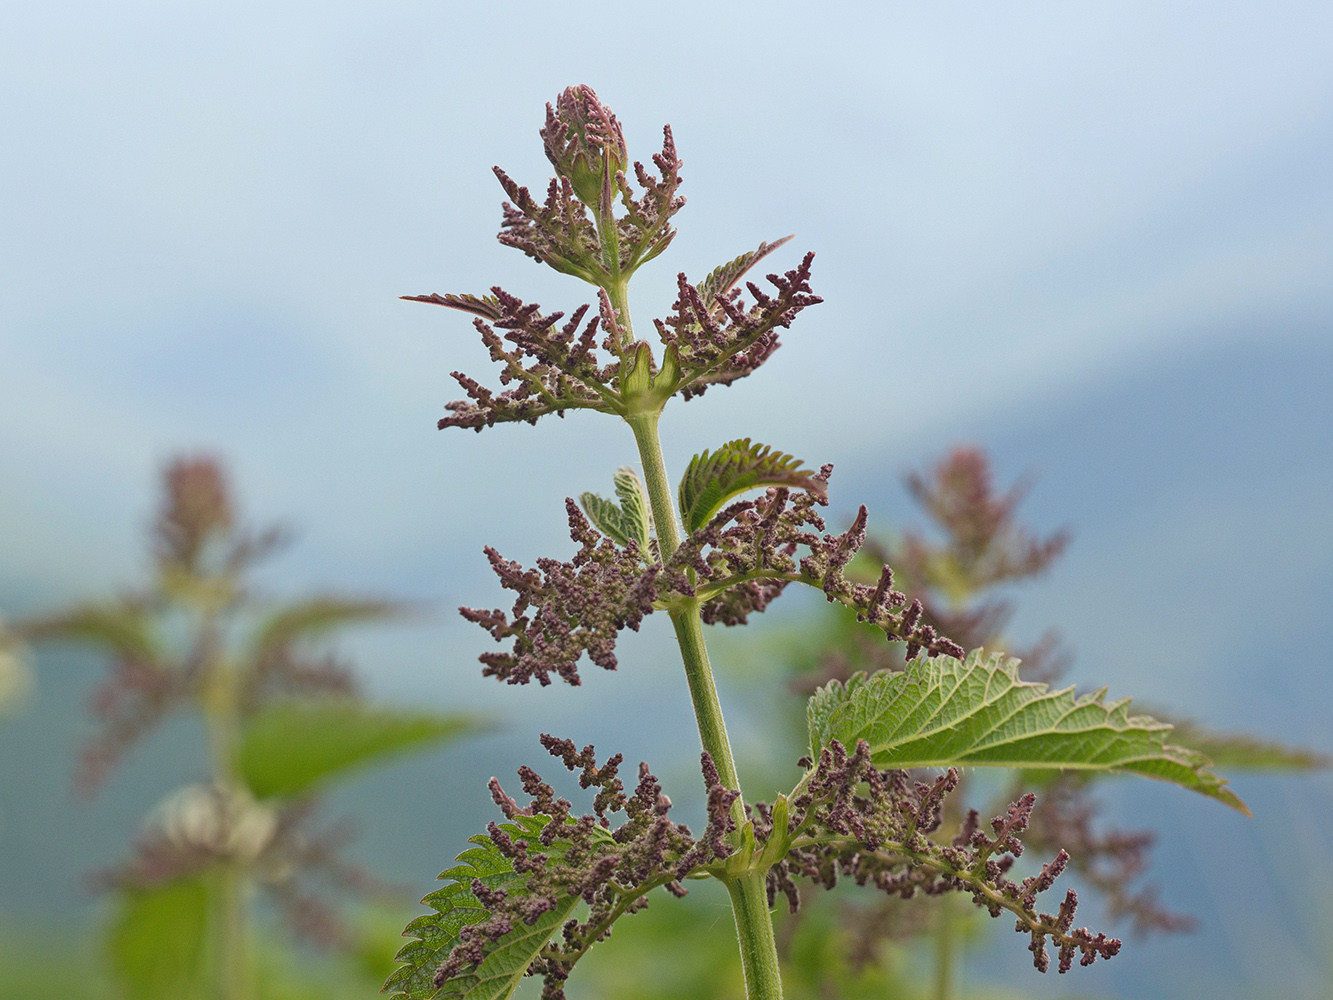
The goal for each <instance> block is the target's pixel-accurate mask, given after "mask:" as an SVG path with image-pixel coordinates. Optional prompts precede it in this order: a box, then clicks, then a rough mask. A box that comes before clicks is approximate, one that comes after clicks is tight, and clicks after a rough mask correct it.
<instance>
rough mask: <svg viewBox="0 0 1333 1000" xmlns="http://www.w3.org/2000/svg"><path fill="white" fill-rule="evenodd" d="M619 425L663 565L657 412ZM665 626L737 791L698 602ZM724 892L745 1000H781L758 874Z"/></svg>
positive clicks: (704, 734) (665, 499)
mask: <svg viewBox="0 0 1333 1000" xmlns="http://www.w3.org/2000/svg"><path fill="white" fill-rule="evenodd" d="M622 301H623V299H622ZM613 304H614V300H613ZM623 315H627V312H622V316H623ZM622 322H623V320H622ZM625 419H626V420H627V421H628V423H629V425H630V427H631V428H632V429H633V431H634V440H635V441H636V442H637V443H638V446H639V459H640V461H641V462H642V463H643V474H644V481H645V483H644V485H645V486H646V487H647V489H648V501H649V503H650V504H651V506H652V509H653V522H654V524H655V526H656V528H657V543H658V546H659V547H660V549H661V554H662V560H663V561H664V562H665V561H666V560H667V559H669V558H670V557H671V554H672V553H673V552H675V551H676V549H677V548H678V547H679V546H680V527H679V525H678V524H677V523H676V505H675V502H674V500H673V498H672V493H671V485H670V481H669V480H668V479H667V474H666V464H665V462H664V461H663V459H662V444H661V441H660V440H659V438H658V435H657V419H658V412H657V411H653V412H649V413H636V414H632V415H630V416H628V417H626V418H625ZM671 625H672V627H673V628H674V629H675V630H676V642H677V643H678V644H679V646H680V656H681V660H682V661H683V662H684V664H685V679H686V681H687V682H688V684H689V688H690V701H691V702H692V703H693V705H694V717H695V721H696V723H697V724H698V726H699V740H700V742H701V743H702V744H703V748H704V749H705V750H707V751H708V753H709V755H710V756H711V757H712V758H713V763H714V764H716V765H717V773H718V777H719V778H720V779H721V780H722V783H723V784H724V785H726V786H727V787H728V788H732V789H736V790H737V791H739V790H740V787H741V785H740V778H739V776H738V775H737V773H736V761H735V758H734V757H733V756H732V753H731V741H730V740H729V739H728V738H727V726H726V722H725V721H724V720H723V718H722V704H721V702H720V701H718V697H717V685H716V684H715V683H714V682H713V670H712V667H711V666H710V665H709V663H708V650H707V648H706V647H705V646H704V632H703V623H702V621H701V620H700V618H699V602H698V601H690V602H688V603H686V604H684V605H682V606H680V607H677V608H675V609H673V610H672V611H671ZM733 808H734V810H735V815H736V817H737V825H741V824H743V823H744V822H745V804H744V801H743V800H742V799H741V798H739V797H738V798H737V799H736V804H735V806H734V807H733ZM727 891H728V892H729V893H730V894H731V909H732V914H733V916H734V917H735V920H736V938H737V940H738V942H739V944H740V950H741V964H742V967H743V968H744V970H745V995H746V997H747V998H748V1000H781V998H782V979H781V976H780V974H779V972H778V949H777V942H776V940H775V939H774V937H773V920H772V918H771V917H770V916H769V912H768V902H767V899H766V896H765V892H764V873H763V872H762V871H752V872H747V873H746V874H744V875H742V876H741V877H740V878H737V879H733V880H729V881H728V882H727Z"/></svg>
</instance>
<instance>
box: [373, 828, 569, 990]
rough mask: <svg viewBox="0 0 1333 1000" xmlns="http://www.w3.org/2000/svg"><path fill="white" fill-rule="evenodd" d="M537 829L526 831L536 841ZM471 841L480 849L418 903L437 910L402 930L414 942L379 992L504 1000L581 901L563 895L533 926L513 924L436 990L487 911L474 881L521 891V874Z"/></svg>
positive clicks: (489, 846)
mask: <svg viewBox="0 0 1333 1000" xmlns="http://www.w3.org/2000/svg"><path fill="white" fill-rule="evenodd" d="M540 825H541V824H540V823H539V824H538V828H536V829H534V830H533V831H531V833H530V836H531V837H532V839H533V841H534V842H536V839H537V837H538V836H539V835H540ZM516 832H523V831H516ZM471 842H472V843H474V844H476V845H478V846H477V847H474V848H472V849H471V850H467V851H464V852H463V853H462V854H460V855H459V856H458V861H459V864H457V865H456V866H454V867H453V868H450V869H448V870H447V871H445V872H442V873H441V874H440V878H441V879H444V880H447V881H448V883H449V884H448V885H446V886H445V887H444V888H443V889H439V890H437V891H435V892H433V893H431V894H430V895H429V896H427V897H426V898H425V899H423V900H422V903H424V904H425V905H427V906H429V907H431V908H432V909H433V910H434V911H435V912H434V913H428V914H424V915H422V916H420V917H417V918H416V919H415V920H413V921H412V922H411V923H410V924H408V925H407V929H406V930H404V931H403V935H404V936H411V937H413V938H415V940H413V941H410V942H409V943H407V944H406V945H404V946H403V948H402V949H401V950H400V951H399V952H398V954H397V955H396V956H395V958H396V959H397V960H398V961H400V962H404V963H406V964H405V965H403V966H402V967H401V968H399V969H397V970H396V971H395V972H394V973H393V975H391V976H390V977H389V979H388V981H387V982H386V983H385V984H384V989H383V991H382V992H384V993H388V994H389V995H390V996H391V997H395V998H397V997H404V998H408V1000H429V998H434V997H440V998H444V997H449V998H457V1000H504V998H506V997H509V996H510V995H512V994H513V992H514V990H515V989H516V988H517V987H518V984H519V981H520V980H521V979H522V978H523V973H524V972H526V971H527V969H528V966H529V965H531V964H532V960H533V959H534V958H536V956H537V953H538V952H540V951H541V949H542V948H543V947H544V946H545V945H546V942H547V941H548V940H549V939H550V937H551V935H552V934H554V933H555V931H556V930H557V929H558V928H559V927H560V925H561V924H562V923H563V922H564V921H565V919H566V918H567V917H568V916H569V914H570V913H571V912H572V911H573V909H574V907H575V905H576V904H577V903H578V902H579V899H578V897H577V896H565V897H564V898H562V899H560V900H559V901H558V904H557V905H556V907H555V908H554V909H551V910H547V911H546V912H545V913H543V914H542V915H541V916H539V917H538V918H537V919H536V921H534V922H533V923H532V924H524V923H519V924H517V925H516V926H515V927H514V929H513V930H512V931H510V932H509V933H508V934H506V935H504V936H503V937H501V938H500V939H499V940H498V941H495V942H493V943H488V944H487V947H486V957H485V958H484V959H483V961H482V962H481V963H480V964H479V965H477V966H476V967H475V968H473V969H471V970H470V971H467V972H463V973H462V974H460V975H457V976H454V977H453V978H451V979H449V980H448V981H447V982H445V983H443V984H442V985H440V986H437V985H436V984H435V973H436V970H437V969H439V967H440V965H441V964H442V963H443V962H444V960H445V959H446V958H448V956H449V953H450V952H451V951H452V950H453V948H454V945H456V944H457V943H458V938H459V932H460V931H461V930H462V929H463V928H464V927H466V926H468V925H469V924H476V923H480V922H481V921H482V920H484V919H485V918H486V916H487V910H486V908H485V907H484V906H483V905H482V904H481V902H480V901H479V900H478V899H477V897H476V895H475V894H474V893H473V891H472V888H471V887H472V883H473V880H478V881H480V882H481V883H482V884H483V885H484V886H485V887H486V888H487V889H489V890H492V891H494V890H503V891H505V892H507V893H516V892H523V890H524V878H523V876H521V875H520V874H519V873H517V872H515V871H514V867H513V865H512V864H511V863H510V862H509V860H508V859H507V858H506V857H505V856H504V855H503V854H501V853H500V851H499V849H498V848H497V847H496V846H495V844H494V843H493V842H492V841H491V839H490V838H489V837H486V836H481V835H478V836H476V837H473V838H472V840H471Z"/></svg>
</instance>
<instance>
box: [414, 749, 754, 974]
mask: <svg viewBox="0 0 1333 1000" xmlns="http://www.w3.org/2000/svg"><path fill="white" fill-rule="evenodd" d="M541 742H542V746H544V747H545V748H546V750H547V752H548V753H550V754H551V755H552V756H553V757H556V758H558V759H559V760H560V761H561V762H562V763H563V764H564V765H565V767H566V768H568V769H569V770H570V771H577V772H579V785H580V787H582V788H585V789H592V788H595V789H597V792H596V795H595V798H594V800H593V811H592V812H591V813H585V814H584V815H582V816H579V817H578V818H577V819H576V818H574V816H573V814H572V809H573V807H572V805H571V803H570V802H569V801H568V800H567V799H563V798H559V797H557V796H556V794H555V791H554V789H552V787H551V786H550V785H548V784H547V783H546V782H544V781H543V780H542V779H541V777H540V776H539V775H538V774H537V772H536V771H534V770H533V769H532V768H530V767H527V766H526V765H525V766H523V767H521V768H520V769H519V772H518V773H519V777H520V779H521V780H522V782H523V790H524V792H526V793H527V794H528V796H529V797H530V801H529V802H528V804H527V805H526V806H523V807H520V806H519V805H518V803H517V802H516V801H515V800H514V799H513V798H511V797H510V796H509V795H508V794H507V793H506V792H505V791H504V789H503V788H501V787H500V783H499V782H498V781H497V780H496V779H494V778H492V779H491V795H492V797H493V798H494V800H495V802H496V804H497V805H498V806H499V807H500V810H501V812H503V813H504V815H505V818H506V819H507V820H509V821H510V822H508V823H506V824H498V823H494V822H492V823H491V824H489V826H488V828H487V829H488V832H489V835H490V842H491V844H492V845H493V846H494V847H495V849H496V850H497V851H498V852H499V853H500V855H502V856H503V857H504V858H505V859H507V860H508V862H509V863H510V864H511V865H512V867H513V870H514V871H515V872H517V873H518V874H519V876H520V877H521V881H518V880H516V881H512V882H509V883H507V885H506V887H505V888H501V889H495V888H491V887H489V886H487V885H486V884H485V883H484V882H482V881H481V880H480V879H474V880H473V882H472V885H471V887H470V888H471V891H472V895H473V896H474V897H475V898H476V900H477V901H478V903H480V905H481V906H482V907H483V908H484V909H485V910H486V911H487V913H486V916H485V918H484V919H482V920H481V921H480V922H477V923H473V924H470V925H468V926H465V927H463V928H461V929H460V930H459V932H458V939H457V943H456V944H455V945H454V946H453V948H452V949H451V950H450V952H449V954H448V955H447V956H446V958H445V959H444V961H443V963H441V965H440V966H439V968H438V969H437V970H436V972H435V985H436V986H437V987H443V986H444V985H445V984H446V983H448V982H449V980H450V979H452V978H454V977H456V976H459V975H460V974H465V973H466V972H467V971H469V970H472V969H475V968H476V967H477V966H479V965H480V964H481V963H482V962H483V961H484V960H485V958H486V956H487V955H488V954H489V953H490V952H491V950H492V949H493V948H494V947H495V946H496V945H497V944H498V943H499V942H500V941H501V940H502V939H503V938H504V937H505V936H506V935H508V934H510V933H511V932H512V931H513V930H515V928H517V927H520V926H523V925H526V926H531V925H532V924H534V923H536V922H537V920H538V919H540V918H541V917H542V915H543V914H546V913H549V912H551V911H552V910H555V909H556V908H557V907H558V906H559V904H560V901H561V900H562V899H568V898H569V897H578V898H581V899H582V900H583V901H584V902H585V903H587V904H588V906H589V908H590V909H589V912H588V915H587V917H586V919H584V920H581V921H580V920H577V919H573V918H571V919H569V920H567V921H566V922H565V924H564V926H563V928H562V930H561V933H560V939H559V940H558V941H555V940H553V941H551V942H550V943H548V944H547V945H546V946H545V947H544V948H542V949H541V951H540V952H539V953H538V955H537V957H536V958H535V959H534V961H533V962H532V964H531V965H530V966H529V968H528V970H527V974H528V975H533V976H536V975H540V976H542V977H543V978H544V982H545V988H544V990H543V992H542V997H543V998H544V1000H563V997H564V990H563V983H564V981H565V980H566V979H567V978H568V977H569V972H570V970H571V969H572V968H573V966H574V964H575V963H576V962H577V961H578V960H579V959H580V958H582V957H583V955H584V954H585V953H586V952H587V950H588V949H589V948H590V947H591V946H592V945H593V944H594V943H596V942H597V941H599V940H601V939H602V938H603V937H605V936H606V934H607V933H609V931H610V929H611V925H612V924H613V923H614V922H615V921H616V920H617V919H619V918H620V917H621V916H623V915H625V914H626V913H634V912H637V911H638V910H641V909H643V908H644V907H645V906H647V905H648V900H647V898H646V896H647V893H648V892H650V891H651V890H653V889H655V888H658V887H659V886H661V887H665V888H666V890H667V891H668V892H670V893H672V894H673V895H676V896H683V895H685V892H686V890H685V888H684V886H683V885H681V880H682V879H684V878H686V877H688V876H690V875H691V874H693V873H694V872H696V871H698V870H699V869H700V868H702V867H704V866H707V865H710V864H712V863H714V862H717V861H721V860H723V859H725V858H726V857H727V856H728V855H730V854H731V847H730V846H729V845H728V844H727V843H726V840H725V838H726V835H727V834H728V833H729V832H731V831H732V830H734V829H735V821H734V819H733V818H732V805H733V803H734V802H735V800H736V797H737V793H736V792H734V791H730V790H728V789H725V788H723V787H722V784H721V782H720V781H719V779H718V774H717V768H716V767H715V766H714V765H713V761H712V759H711V758H710V757H709V756H708V755H707V754H706V753H705V754H704V755H703V774H704V784H705V785H706V786H707V792H708V817H709V818H708V827H707V829H706V830H705V831H704V833H703V836H701V837H700V838H699V839H698V840H695V839H694V838H693V836H692V835H691V833H690V830H689V828H688V827H686V826H684V825H682V824H677V823H674V822H672V820H671V818H670V816H669V811H670V809H671V800H670V799H668V798H667V797H666V795H664V794H663V793H662V788H661V785H660V784H659V783H658V781H657V779H656V778H655V777H654V776H653V774H652V773H651V772H650V771H649V769H648V765H647V764H640V765H639V780H638V784H637V786H636V788H635V790H634V793H633V794H632V795H631V794H627V793H626V791H625V786H624V782H623V781H622V780H621V779H620V777H619V769H620V765H621V764H622V763H623V761H624V758H623V757H622V756H621V755H620V754H616V755H614V756H612V757H610V758H608V759H607V761H606V762H605V763H604V764H602V765H601V766H598V764H597V759H596V756H595V752H594V749H593V747H592V746H586V747H584V748H583V749H582V750H578V749H576V747H575V745H574V744H573V743H572V742H571V741H569V740H566V739H558V738H556V737H553V736H548V735H545V734H543V735H542V737H541ZM616 813H623V814H624V816H625V821H624V822H623V823H621V824H620V825H619V826H618V827H615V828H614V829H612V828H611V816H612V815H614V814H616Z"/></svg>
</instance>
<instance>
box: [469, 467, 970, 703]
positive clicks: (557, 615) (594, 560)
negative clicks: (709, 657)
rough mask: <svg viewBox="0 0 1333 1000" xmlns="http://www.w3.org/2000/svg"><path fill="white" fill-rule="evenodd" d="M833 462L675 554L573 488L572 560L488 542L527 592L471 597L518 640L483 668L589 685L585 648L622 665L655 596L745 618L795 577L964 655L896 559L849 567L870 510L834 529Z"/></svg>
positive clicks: (921, 646)
mask: <svg viewBox="0 0 1333 1000" xmlns="http://www.w3.org/2000/svg"><path fill="white" fill-rule="evenodd" d="M832 468H833V467H832V466H831V465H826V466H824V467H823V468H822V469H821V470H820V472H819V473H818V474H817V475H815V476H812V477H811V482H812V489H809V490H795V491H793V490H791V489H788V488H786V487H782V488H776V489H769V490H768V491H767V492H766V493H765V494H764V495H763V496H761V497H759V498H758V499H756V500H744V501H740V502H738V503H734V504H731V505H730V506H728V507H727V508H726V509H724V510H723V511H722V512H721V513H719V514H718V515H717V516H716V517H714V518H713V519H712V520H711V521H709V522H708V524H706V525H704V527H702V528H700V529H699V530H698V531H695V532H693V533H692V534H691V535H690V536H689V537H688V538H687V539H686V540H685V541H684V542H682V543H681V545H680V547H679V548H678V549H677V550H676V552H675V553H674V554H673V555H672V557H671V558H670V559H669V560H668V561H667V563H666V565H665V566H663V565H661V564H660V563H651V562H649V563H645V562H644V559H643V555H644V554H643V553H641V552H640V550H639V548H638V545H637V544H636V543H635V542H633V541H632V540H631V541H630V543H629V544H628V545H627V546H626V547H625V548H619V547H617V546H616V544H615V543H614V542H613V541H612V540H611V539H609V538H606V537H605V536H603V535H602V534H600V533H599V532H598V531H597V530H596V529H594V528H593V527H592V526H591V525H590V524H589V523H588V520H587V518H585V517H584V515H583V513H582V511H580V510H579V508H578V505H577V504H576V503H575V502H574V501H573V500H569V499H567V500H566V501H565V506H566V508H567V510H568V512H569V527H570V537H571V538H572V539H573V540H574V541H575V542H577V543H579V546H580V548H579V551H578V552H577V553H576V554H575V556H574V558H573V560H571V561H570V562H561V561H560V560H557V559H549V558H544V559H539V560H538V561H537V566H536V568H535V569H525V568H523V566H521V565H520V564H518V563H517V562H514V561H513V560H509V559H505V558H504V557H503V556H501V555H500V554H499V553H498V552H496V551H495V550H494V549H492V548H490V547H487V549H486V550H485V551H486V556H487V558H488V559H489V560H490V562H491V567H492V569H494V570H495V573H496V575H497V576H498V577H499V578H500V584H501V586H503V587H504V588H505V589H506V590H512V591H514V592H515V593H516V594H517V595H518V597H517V598H516V599H515V601H514V604H513V607H512V608H511V610H510V613H509V614H508V615H506V614H505V612H504V611H503V610H501V609H498V608H497V609H492V610H484V609H476V608H468V607H464V608H460V609H459V611H460V613H461V614H462V615H463V617H464V618H466V619H467V620H468V621H472V622H476V623H477V624H478V625H481V626H482V627H483V628H484V629H486V631H488V632H489V633H490V634H491V635H492V636H493V637H494V638H495V639H496V641H504V640H506V639H512V640H513V645H512V647H511V648H510V649H509V651H507V652H500V653H483V654H482V656H481V662H482V663H483V664H484V666H485V669H484V670H483V671H482V673H483V675H484V676H487V677H497V678H499V679H500V680H503V681H506V682H507V683H509V684H527V683H529V682H530V681H532V680H533V679H534V678H536V680H537V681H538V682H539V683H541V684H543V685H546V684H549V683H550V682H551V675H552V674H555V675H557V676H559V677H562V678H563V679H564V680H565V681H567V682H568V683H569V684H573V685H577V684H578V683H579V674H578V661H579V659H580V658H581V657H582V656H583V655H584V654H585V653H586V654H587V655H588V658H589V659H591V660H592V662H593V663H596V664H597V665H598V666H600V667H603V668H604V669H607V670H614V669H615V668H616V666H617V661H616V656H615V643H616V638H617V636H618V634H619V632H620V630H621V629H624V628H629V629H632V630H634V631H637V630H638V628H639V625H640V623H641V622H642V621H643V618H644V616H645V615H649V614H651V613H652V612H653V610H654V607H655V606H659V605H661V604H664V603H670V602H673V601H680V600H691V599H697V600H700V601H701V609H700V611H701V615H702V617H703V620H704V621H705V622H707V623H709V624H715V623H716V624H723V625H742V624H744V623H745V622H746V621H747V619H748V617H749V615H751V614H753V613H755V612H759V611H763V610H764V609H765V608H766V607H767V606H768V604H769V603H770V602H771V601H772V600H773V599H774V598H776V597H777V596H778V595H779V594H781V593H782V591H783V590H784V589H785V588H786V586H787V584H789V583H793V582H798V583H804V584H807V585H809V586H812V587H816V588H818V589H820V590H822V591H823V592H824V594H825V595H826V596H827V597H828V599H829V600H830V601H839V602H841V603H843V604H846V605H848V606H849V607H851V608H854V609H855V610H856V612H857V614H858V616H859V617H860V618H861V619H862V620H863V621H867V622H870V623H871V624H873V625H875V626H877V627H878V628H880V629H882V630H883V631H884V633H885V634H886V635H887V636H888V637H889V639H890V640H898V641H902V642H905V643H906V644H907V655H908V657H912V656H915V655H916V654H917V653H918V652H919V651H921V650H925V651H926V652H927V653H930V654H932V655H935V654H940V653H943V654H947V655H950V656H962V655H963V650H962V648H961V647H959V646H958V645H957V644H956V643H954V642H952V641H951V640H949V639H947V638H945V637H943V636H941V635H939V634H938V633H937V632H936V631H935V629H934V628H933V627H932V626H930V625H927V624H926V623H925V622H924V621H922V613H921V604H920V602H919V601H913V602H911V603H910V604H909V603H908V600H907V597H906V596H905V595H904V594H902V593H900V592H899V591H897V590H894V589H893V572H892V570H890V569H889V567H887V566H885V567H884V568H883V570H882V572H881V574H880V577H879V581H878V582H877V583H876V584H875V585H874V586H871V585H868V584H861V583H855V582H853V581H851V580H848V579H847V578H846V576H845V573H844V571H845V570H846V568H847V564H848V563H850V562H851V560H852V558H853V557H854V556H855V555H856V553H857V551H858V550H859V549H860V547H861V545H862V543H863V542H864V541H865V521H866V510H865V508H864V507H862V508H861V510H860V512H859V513H858V515H857V517H856V520H855V521H854V522H853V523H852V526H851V527H850V528H848V529H847V531H845V532H843V533H842V534H839V535H831V534H826V533H824V530H825V523H824V519H823V518H822V517H821V516H820V514H819V513H818V511H817V509H816V508H817V507H819V506H825V505H827V504H828V500H827V498H826V497H825V495H824V490H825V487H826V485H827V483H828V478H829V474H830V473H831V471H832ZM811 529H813V530H811ZM802 549H804V550H805V554H804V555H801V554H800V552H801V550H802Z"/></svg>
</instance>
